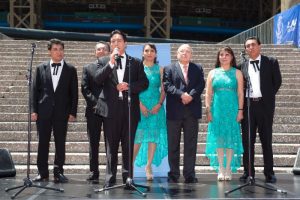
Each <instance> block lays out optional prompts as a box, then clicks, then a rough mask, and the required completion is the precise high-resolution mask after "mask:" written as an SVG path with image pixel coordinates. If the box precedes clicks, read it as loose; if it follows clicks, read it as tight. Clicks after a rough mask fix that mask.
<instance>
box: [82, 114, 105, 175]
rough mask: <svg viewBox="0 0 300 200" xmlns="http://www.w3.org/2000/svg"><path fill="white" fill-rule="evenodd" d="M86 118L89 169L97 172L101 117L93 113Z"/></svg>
mask: <svg viewBox="0 0 300 200" xmlns="http://www.w3.org/2000/svg"><path fill="white" fill-rule="evenodd" d="M86 120H87V134H88V137H89V159H90V171H91V172H94V173H99V158H98V157H99V142H100V136H101V126H102V123H103V118H102V117H100V116H98V115H95V114H90V115H88V116H87V117H86Z"/></svg>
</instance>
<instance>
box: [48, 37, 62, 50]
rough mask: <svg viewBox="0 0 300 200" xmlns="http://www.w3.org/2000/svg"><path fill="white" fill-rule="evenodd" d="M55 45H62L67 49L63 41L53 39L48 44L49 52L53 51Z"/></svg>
mask: <svg viewBox="0 0 300 200" xmlns="http://www.w3.org/2000/svg"><path fill="white" fill-rule="evenodd" d="M53 44H59V45H61V46H62V47H63V49H65V44H64V42H63V41H61V40H59V39H56V38H53V39H51V40H49V42H48V44H47V48H48V50H51V49H52V46H53Z"/></svg>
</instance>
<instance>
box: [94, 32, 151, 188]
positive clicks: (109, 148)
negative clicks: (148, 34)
mask: <svg viewBox="0 0 300 200" xmlns="http://www.w3.org/2000/svg"><path fill="white" fill-rule="evenodd" d="M126 45H127V37H126V35H125V34H124V33H123V32H122V31H119V30H115V31H113V32H112V33H111V34H110V46H111V49H112V54H111V55H110V56H107V57H103V58H101V59H99V68H98V70H97V71H96V74H95V80H96V82H97V83H98V84H100V85H101V84H103V90H102V92H101V93H100V96H99V100H98V104H97V112H98V113H99V114H100V115H101V116H103V117H104V123H103V128H104V137H105V145H106V158H107V165H106V177H105V184H104V187H110V186H113V185H114V184H115V183H116V173H117V164H118V148H119V143H120V141H121V146H122V177H123V183H125V182H126V180H127V178H128V177H130V178H132V177H131V176H132V174H129V173H130V172H132V163H129V156H131V158H132V148H133V144H134V137H135V132H136V128H137V124H138V121H139V120H140V107H139V103H140V102H139V93H140V92H141V91H143V90H145V89H146V88H147V87H148V84H149V81H148V79H147V77H146V74H145V72H144V66H143V63H142V62H141V60H139V59H137V58H134V57H131V56H129V55H128V54H126V53H125V48H126ZM129 71H130V80H129ZM129 87H130V92H131V101H130V103H131V104H130V105H131V106H130V108H131V110H130V116H131V118H130V122H131V123H130V124H131V126H130V128H131V133H130V134H131V138H129V130H128V129H129V126H128V124H129V118H128V117H129V112H128V110H129V109H128V90H129ZM129 140H130V142H131V146H130V148H131V151H130V152H129V148H128V147H129V143H128V142H129ZM130 168H131V169H130Z"/></svg>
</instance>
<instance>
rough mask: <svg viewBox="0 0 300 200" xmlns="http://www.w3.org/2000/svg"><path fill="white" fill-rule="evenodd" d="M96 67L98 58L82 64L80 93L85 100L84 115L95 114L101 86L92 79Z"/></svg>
mask: <svg viewBox="0 0 300 200" xmlns="http://www.w3.org/2000/svg"><path fill="white" fill-rule="evenodd" d="M97 69H98V60H96V61H95V62H94V63H91V64H88V65H85V66H83V71H82V80H81V93H82V95H83V96H84V98H85V100H86V110H85V116H86V117H88V116H92V115H94V114H95V109H96V105H97V101H98V98H99V95H100V93H101V91H102V87H103V85H99V84H98V83H97V82H96V81H95V79H94V74H95V73H96V71H97Z"/></svg>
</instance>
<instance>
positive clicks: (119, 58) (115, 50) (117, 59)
mask: <svg viewBox="0 0 300 200" xmlns="http://www.w3.org/2000/svg"><path fill="white" fill-rule="evenodd" d="M114 52H116V54H115V55H114V58H115V60H116V61H120V60H121V58H122V57H121V56H120V55H119V48H117V47H116V48H115V49H114Z"/></svg>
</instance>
